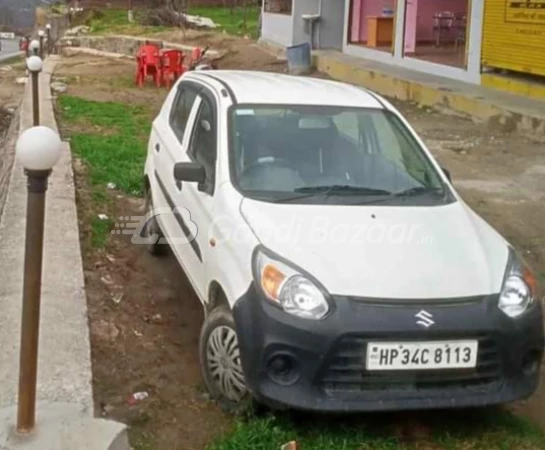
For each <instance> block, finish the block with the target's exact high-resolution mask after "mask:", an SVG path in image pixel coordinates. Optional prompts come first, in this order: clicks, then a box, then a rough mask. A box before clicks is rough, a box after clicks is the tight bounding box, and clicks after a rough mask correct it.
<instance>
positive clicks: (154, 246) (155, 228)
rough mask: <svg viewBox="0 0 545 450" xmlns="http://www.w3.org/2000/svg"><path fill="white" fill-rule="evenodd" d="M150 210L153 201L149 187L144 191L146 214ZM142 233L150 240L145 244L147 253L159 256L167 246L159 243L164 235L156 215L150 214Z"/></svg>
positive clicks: (151, 209)
mask: <svg viewBox="0 0 545 450" xmlns="http://www.w3.org/2000/svg"><path fill="white" fill-rule="evenodd" d="M152 211H153V201H152V198H151V189H148V190H147V192H146V215H149V214H150V213H151V212H152ZM143 235H144V237H145V238H148V239H150V242H149V243H148V244H146V246H147V249H148V252H149V253H151V254H152V255H154V256H160V255H164V254H165V252H166V247H167V246H166V245H165V244H161V243H160V241H161V240H162V239H163V237H164V235H163V232H162V231H161V227H160V226H159V223H158V222H157V217H156V216H154V215H151V218H150V219H148V221H147V222H146V225H145V226H144V229H143ZM154 236H157V238H155V237H154Z"/></svg>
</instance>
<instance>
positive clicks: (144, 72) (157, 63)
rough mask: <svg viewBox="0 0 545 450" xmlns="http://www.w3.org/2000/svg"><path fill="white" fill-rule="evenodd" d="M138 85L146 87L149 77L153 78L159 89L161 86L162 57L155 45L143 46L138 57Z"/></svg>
mask: <svg viewBox="0 0 545 450" xmlns="http://www.w3.org/2000/svg"><path fill="white" fill-rule="evenodd" d="M136 61H137V67H136V84H137V85H138V87H142V86H143V85H144V81H145V80H146V78H147V77H148V76H152V77H153V80H154V81H155V85H156V86H157V87H159V86H161V57H160V55H159V48H157V47H156V46H155V45H143V46H142V47H140V49H139V50H138V54H137V55H136Z"/></svg>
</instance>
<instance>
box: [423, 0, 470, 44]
mask: <svg viewBox="0 0 545 450" xmlns="http://www.w3.org/2000/svg"><path fill="white" fill-rule="evenodd" d="M467 7H468V0H418V13H417V18H416V40H417V41H431V40H433V15H434V14H436V13H438V12H441V11H450V12H452V13H466V12H467Z"/></svg>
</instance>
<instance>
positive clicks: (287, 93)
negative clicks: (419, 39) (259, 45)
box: [187, 70, 385, 109]
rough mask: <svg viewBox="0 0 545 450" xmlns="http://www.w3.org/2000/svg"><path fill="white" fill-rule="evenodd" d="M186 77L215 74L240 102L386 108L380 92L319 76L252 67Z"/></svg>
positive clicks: (196, 72) (207, 76)
mask: <svg viewBox="0 0 545 450" xmlns="http://www.w3.org/2000/svg"><path fill="white" fill-rule="evenodd" d="M188 75H189V74H188ZM187 78H188V79H189V78H197V79H199V80H202V81H203V82H206V81H210V79H211V78H213V79H215V80H216V81H219V82H220V83H221V84H222V85H223V86H224V87H225V88H227V91H228V92H230V94H231V96H234V98H235V99H236V102H237V103H253V104H277V105H282V104H284V105H328V106H329V105H330V106H348V107H362V108H380V109H384V108H385V105H384V104H383V103H382V102H381V100H380V98H379V97H378V96H376V95H375V94H373V93H371V92H369V91H367V90H365V89H363V88H360V87H356V86H352V85H350V84H346V83H341V82H338V81H332V80H324V79H320V78H311V77H305V76H293V75H286V74H279V73H272V72H258V71H250V70H214V71H195V72H190V76H189V77H187Z"/></svg>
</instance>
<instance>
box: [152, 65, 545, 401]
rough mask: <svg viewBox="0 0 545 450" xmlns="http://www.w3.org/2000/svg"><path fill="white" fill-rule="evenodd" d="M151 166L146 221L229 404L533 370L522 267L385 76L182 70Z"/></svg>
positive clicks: (467, 383)
mask: <svg viewBox="0 0 545 450" xmlns="http://www.w3.org/2000/svg"><path fill="white" fill-rule="evenodd" d="M438 126H440V124H438ZM145 183H146V190H147V194H148V200H149V201H148V208H149V213H150V216H149V217H151V219H150V220H149V221H148V222H147V225H146V227H145V233H144V234H143V237H145V238H147V239H148V241H147V242H148V244H149V249H150V250H151V251H152V253H159V252H160V251H161V250H162V249H164V248H165V247H166V245H165V244H164V242H165V241H166V242H168V243H169V244H170V246H171V247H172V250H173V253H174V255H175V256H176V258H177V260H178V261H179V263H180V265H181V266H182V268H183V270H184V271H185V273H186V274H187V277H188V278H189V280H190V281H191V283H192V285H193V287H194V289H195V291H196V293H197V295H198V296H199V298H200V300H201V301H202V303H203V305H204V307H205V311H206V319H205V322H204V325H203V328H202V333H201V339H200V358H201V365H202V369H203V374H204V380H205V382H206V385H207V387H208V389H209V391H210V393H211V394H212V396H213V397H214V398H215V399H217V400H218V401H219V402H220V403H221V404H222V405H223V406H226V407H237V405H241V404H244V402H245V400H246V399H248V398H252V397H253V398H256V399H257V400H259V401H262V402H264V403H268V404H271V405H273V406H277V407H290V408H296V409H307V410H321V411H364V410H396V409H416V408H418V409H420V408H445V407H462V406H477V405H478V406H481V405H486V404H496V403H504V402H510V401H513V400H517V399H521V398H524V397H528V396H529V395H531V394H532V393H533V392H534V390H535V389H536V387H537V384H538V378H539V370H540V362H541V358H542V355H543V346H544V337H543V321H542V310H541V304H540V301H539V300H538V299H537V295H536V281H535V278H534V276H533V275H532V272H531V271H530V269H529V268H528V267H527V266H526V265H525V263H524V262H523V261H522V260H521V259H520V258H519V257H517V255H516V254H515V252H514V251H513V249H512V248H511V246H510V245H509V243H508V242H506V240H505V239H503V238H502V237H501V236H500V235H499V234H498V233H497V232H496V231H494V230H493V229H492V228H491V227H490V226H489V225H488V224H486V223H485V222H484V221H483V220H482V219H481V218H480V217H479V216H478V215H477V214H475V213H474V212H473V211H472V210H471V209H470V208H469V207H468V206H467V205H466V204H465V203H464V201H463V200H462V199H461V198H460V196H459V195H458V193H457V192H456V191H455V189H454V188H453V186H452V184H451V182H450V177H449V175H448V172H447V171H445V170H443V169H441V167H440V166H439V165H438V164H437V162H436V161H435V160H434V158H433V157H432V155H431V154H430V152H429V151H428V150H427V149H426V146H425V145H424V143H423V142H422V140H421V139H420V138H419V137H418V136H417V135H416V133H415V131H414V130H413V129H412V128H411V126H410V125H409V124H408V123H407V121H406V120H405V119H404V118H403V117H402V116H401V115H400V113H399V112H398V111H397V110H396V109H395V108H394V107H393V106H392V105H391V104H390V103H389V102H388V101H386V100H385V99H383V98H381V97H379V96H378V95H375V94H374V93H372V92H369V91H367V90H365V89H362V88H359V87H355V86H350V85H347V84H343V83H338V82H334V81H326V80H319V79H313V78H304V77H292V76H288V75H279V74H272V73H260V72H245V71H214V72H211V71H210V72H191V73H187V74H185V75H184V76H183V77H182V78H181V79H180V80H179V81H178V82H177V84H176V86H175V88H174V89H172V91H171V92H170V93H169V95H168V97H167V99H166V101H165V103H164V105H163V107H162V110H161V112H160V113H159V115H158V116H157V118H156V119H155V121H154V122H153V129H152V131H151V137H150V140H149V149H148V157H147V161H146V166H145Z"/></svg>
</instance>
